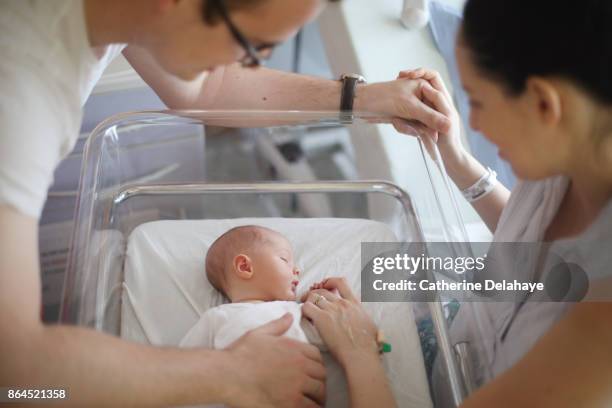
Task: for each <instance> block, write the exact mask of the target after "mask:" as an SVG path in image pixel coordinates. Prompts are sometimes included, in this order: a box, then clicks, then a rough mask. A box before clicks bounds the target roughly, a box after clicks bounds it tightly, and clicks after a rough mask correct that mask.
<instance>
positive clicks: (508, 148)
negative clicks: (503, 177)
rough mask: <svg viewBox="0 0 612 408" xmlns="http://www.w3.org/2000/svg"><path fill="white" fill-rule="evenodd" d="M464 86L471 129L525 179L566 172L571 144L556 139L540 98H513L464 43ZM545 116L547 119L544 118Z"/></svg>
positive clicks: (460, 45) (461, 51)
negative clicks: (484, 71) (475, 60)
mask: <svg viewBox="0 0 612 408" xmlns="http://www.w3.org/2000/svg"><path fill="white" fill-rule="evenodd" d="M456 56H457V63H458V67H459V74H460V76H461V80H462V83H463V87H464V89H465V91H466V92H467V94H468V96H469V100H470V108H471V109H470V126H471V127H472V128H473V129H474V130H477V131H480V132H481V133H482V134H483V135H484V136H485V137H486V138H487V139H488V140H490V141H491V142H493V143H494V144H495V145H496V146H497V147H498V148H499V155H500V157H501V158H503V159H504V160H507V161H508V162H509V163H510V165H511V166H512V169H513V170H514V172H515V174H516V175H517V176H518V177H520V178H522V179H541V178H545V177H549V176H552V175H554V174H558V173H559V172H561V171H562V168H563V166H562V162H563V158H564V157H565V156H566V151H567V148H568V146H567V143H565V142H564V139H563V138H560V137H556V136H555V132H554V131H552V128H551V126H550V122H549V121H547V120H546V118H547V116H545V115H546V112H543V111H542V109H545V110H546V109H549V108H550V107H547V106H542V103H541V102H542V101H541V100H540V99H539V98H540V95H537V92H536V94H534V93H533V92H531V90H529V89H528V90H526V91H525V92H523V93H522V94H520V95H518V96H514V95H510V94H509V93H507V91H506V90H505V89H504V88H503V87H502V85H500V84H499V83H497V82H496V81H494V80H492V79H489V77H487V76H484V75H482V73H481V72H479V71H478V69H477V68H476V67H475V65H474V63H473V62H472V56H471V52H470V50H469V49H468V48H467V47H466V46H465V44H463V43H462V41H461V40H460V41H459V42H458V44H457V48H456ZM543 114H544V116H543Z"/></svg>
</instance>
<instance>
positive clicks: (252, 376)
mask: <svg viewBox="0 0 612 408" xmlns="http://www.w3.org/2000/svg"><path fill="white" fill-rule="evenodd" d="M292 321H293V317H292V316H291V315H290V314H286V315H285V316H283V317H281V318H280V319H278V320H274V321H272V322H270V323H268V324H266V325H264V326H261V327H259V328H257V329H255V330H251V331H250V332H248V333H247V334H245V335H244V336H242V337H241V338H239V339H238V340H236V341H235V342H234V343H233V344H232V345H230V346H229V347H228V348H227V358H228V361H227V365H226V367H227V368H228V370H229V371H230V372H231V373H232V375H230V376H228V380H229V381H231V382H232V384H231V385H230V386H229V388H230V389H231V395H230V396H228V398H227V399H228V401H229V404H230V405H232V406H236V407H270V406H278V407H320V406H323V405H324V404H325V367H324V366H323V360H322V358H321V354H320V352H319V350H318V349H317V348H316V347H315V346H312V345H310V344H307V343H302V342H299V341H296V340H292V339H290V338H287V337H281V335H282V334H283V333H284V332H286V331H287V330H288V329H289V327H290V326H291V323H292Z"/></svg>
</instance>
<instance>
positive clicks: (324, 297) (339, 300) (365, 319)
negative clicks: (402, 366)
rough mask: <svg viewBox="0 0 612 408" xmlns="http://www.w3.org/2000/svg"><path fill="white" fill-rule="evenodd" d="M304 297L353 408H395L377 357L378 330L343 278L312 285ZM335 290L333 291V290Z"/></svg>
mask: <svg viewBox="0 0 612 408" xmlns="http://www.w3.org/2000/svg"><path fill="white" fill-rule="evenodd" d="M313 286H314V287H316V289H313V290H311V291H310V292H308V293H307V294H306V295H304V297H303V299H302V300H304V299H306V302H305V303H304V306H302V313H303V314H304V316H306V317H307V318H309V319H310V320H312V322H313V323H314V325H315V326H316V328H317V329H318V330H319V334H320V335H321V338H322V339H323V341H325V344H326V345H327V347H328V349H329V350H330V352H331V353H332V354H333V355H334V357H335V358H336V360H338V362H339V363H340V365H341V366H342V368H343V369H344V372H345V374H346V380H347V383H348V388H349V396H350V404H349V405H350V406H351V407H352V408H366V407H367V408H370V407H374V406H377V407H385V408H392V407H395V406H396V404H395V400H394V398H393V393H392V392H391V388H390V387H389V383H388V382H387V376H386V373H385V370H384V369H383V365H382V363H381V360H380V358H379V356H378V344H377V342H376V337H377V334H378V329H377V327H376V325H375V324H374V322H373V321H372V319H371V318H370V316H368V314H367V313H366V312H365V310H363V307H361V303H360V302H359V299H357V297H355V295H354V294H353V292H352V291H351V289H350V288H349V286H348V284H347V283H346V280H345V279H344V278H330V279H326V280H324V281H323V282H321V283H318V284H315V285H313ZM333 292H336V293H333Z"/></svg>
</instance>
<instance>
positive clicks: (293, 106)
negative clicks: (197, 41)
mask: <svg viewBox="0 0 612 408" xmlns="http://www.w3.org/2000/svg"><path fill="white" fill-rule="evenodd" d="M123 54H124V55H125V57H126V58H127V60H128V61H129V62H130V64H131V65H132V66H133V67H134V69H135V70H136V71H137V72H138V73H139V74H140V76H141V77H142V78H143V79H144V80H145V82H147V84H149V86H151V88H153V90H155V92H156V93H157V94H158V95H159V97H160V98H161V99H162V100H163V101H164V103H165V104H166V105H167V106H168V107H169V108H172V109H205V110H206V109H221V110H235V109H238V110H239V109H245V110H246V109H255V110H305V111H337V110H338V109H339V107H340V92H341V84H340V81H334V80H331V79H324V78H317V77H311V76H307V75H300V74H294V73H289V72H283V71H277V70H273V69H268V68H264V67H261V68H257V69H252V68H242V67H241V66H240V65H239V64H234V65H230V66H226V67H219V68H217V69H215V70H214V71H212V72H210V73H208V74H202V75H201V76H200V77H198V78H196V79H194V80H192V81H183V80H180V79H178V78H175V77H173V76H172V75H170V74H168V73H166V72H165V71H164V70H163V69H162V68H161V67H159V65H158V64H157V63H156V62H155V60H154V59H153V58H152V57H151V56H150V55H149V54H148V53H147V51H145V50H143V49H141V48H137V47H134V46H129V47H127V48H126V49H125V50H124V51H123ZM419 85H420V80H406V79H397V80H394V81H389V82H379V83H373V84H368V85H359V86H358V87H357V90H356V94H355V103H354V109H355V111H363V112H372V113H376V114H380V115H383V116H396V117H402V118H406V119H416V120H418V121H420V122H422V123H424V124H425V125H427V126H429V127H431V128H434V129H436V130H440V131H446V130H448V127H449V126H450V123H449V121H448V119H447V118H446V117H445V116H444V115H442V114H441V113H438V112H437V111H435V110H434V109H432V108H430V107H429V106H427V105H426V104H425V103H423V102H422V101H421V98H420V97H421V95H420V94H419V92H420V86H419Z"/></svg>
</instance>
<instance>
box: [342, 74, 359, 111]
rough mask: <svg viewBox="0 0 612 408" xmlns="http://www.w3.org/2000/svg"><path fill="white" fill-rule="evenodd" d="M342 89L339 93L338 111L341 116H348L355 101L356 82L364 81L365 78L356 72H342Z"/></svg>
mask: <svg viewBox="0 0 612 408" xmlns="http://www.w3.org/2000/svg"><path fill="white" fill-rule="evenodd" d="M340 81H342V91H341V94H340V112H341V113H342V116H343V117H347V116H348V117H350V116H351V115H352V113H353V103H354V102H355V89H356V87H357V84H359V83H365V79H364V78H363V77H362V76H361V75H357V74H343V75H342V76H341V77H340Z"/></svg>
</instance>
